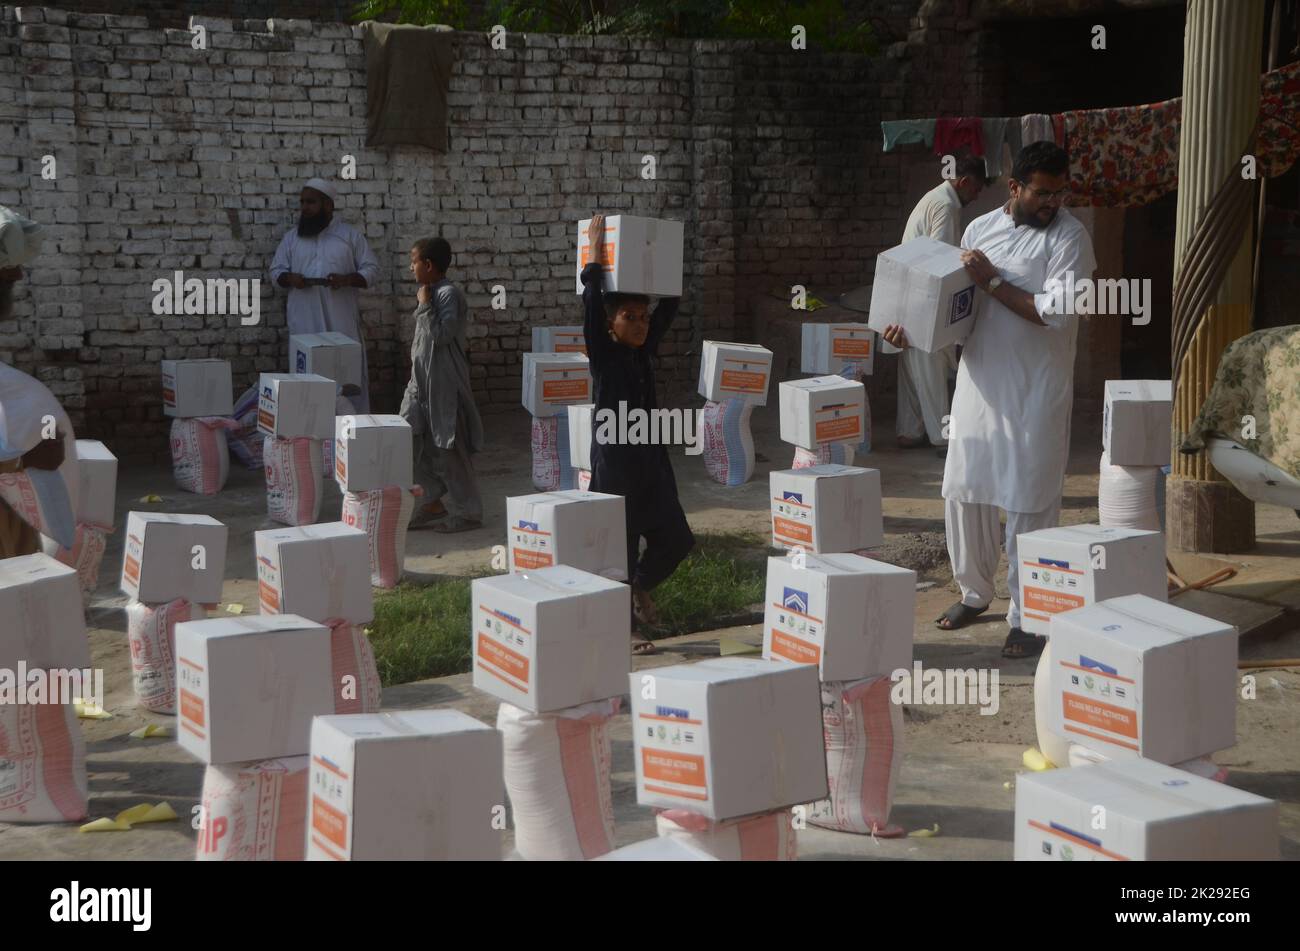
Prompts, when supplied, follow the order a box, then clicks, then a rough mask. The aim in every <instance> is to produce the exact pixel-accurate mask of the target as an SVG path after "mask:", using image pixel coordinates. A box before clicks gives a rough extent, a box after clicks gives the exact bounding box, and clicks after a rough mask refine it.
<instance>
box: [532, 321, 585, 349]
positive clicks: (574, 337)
mask: <svg viewBox="0 0 1300 951" xmlns="http://www.w3.org/2000/svg"><path fill="white" fill-rule="evenodd" d="M533 353H580V354H582V355H583V356H584V357H585V356H586V355H587V338H586V335H585V334H584V333H583V331H582V327H581V325H579V326H574V327H534V328H533Z"/></svg>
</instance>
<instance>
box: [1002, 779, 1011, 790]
mask: <svg viewBox="0 0 1300 951" xmlns="http://www.w3.org/2000/svg"><path fill="white" fill-rule="evenodd" d="M1002 788H1003V789H1010V788H1011V782H1010V780H1008V781H1007V782H1005V783H1003V784H1002Z"/></svg>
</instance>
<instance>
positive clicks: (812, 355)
mask: <svg viewBox="0 0 1300 951" xmlns="http://www.w3.org/2000/svg"><path fill="white" fill-rule="evenodd" d="M875 361H876V333H875V331H874V330H872V329H871V328H870V327H868V326H867V325H866V324H804V325H803V359H802V361H801V363H800V370H801V372H803V373H817V374H827V373H834V374H838V373H839V372H840V371H841V370H843V369H844V368H845V367H846V366H848V365H849V364H853V365H855V366H858V367H860V368H861V369H862V372H863V373H867V374H869V373H871V371H872V368H873V366H874V365H875Z"/></svg>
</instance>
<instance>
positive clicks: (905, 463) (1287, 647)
mask: <svg viewBox="0 0 1300 951" xmlns="http://www.w3.org/2000/svg"><path fill="white" fill-rule="evenodd" d="M487 425H488V436H489V439H490V440H491V445H490V446H489V447H488V449H487V451H486V452H485V453H484V454H483V455H482V456H480V457H478V459H477V463H476V464H477V468H478V472H479V475H480V478H481V480H482V489H483V496H484V500H485V505H486V512H485V527H484V528H483V529H482V530H480V531H476V532H471V533H466V534H463V535H457V536H446V537H444V536H439V535H437V534H435V533H430V532H413V533H411V535H410V536H409V540H408V545H407V567H408V569H409V571H410V572H411V573H412V574H413V575H415V576H421V575H424V576H436V575H453V574H464V573H468V572H470V571H479V570H490V564H491V556H492V546H493V545H498V544H502V543H504V541H505V532H504V523H505V498H506V497H507V496H510V495H522V494H527V493H529V492H531V491H533V489H532V486H531V481H530V472H529V466H528V458H529V428H528V427H529V421H528V418H527V417H526V416H525V415H524V414H523V412H522V410H521V411H519V412H518V413H515V414H510V415H508V416H494V417H489V418H488V421H487ZM775 430H776V410H775V404H773V405H771V406H769V407H767V408H765V409H760V410H756V411H755V413H754V439H755V445H756V448H757V450H758V452H759V454H760V456H761V457H763V459H765V460H766V461H760V462H759V464H758V466H757V470H756V472H755V475H754V478H753V480H752V481H751V482H749V483H748V484H746V485H744V486H741V487H738V488H727V487H725V486H720V485H717V484H716V483H713V482H711V481H709V480H708V478H707V476H706V474H705V472H704V463H703V461H702V460H701V459H700V458H699V457H686V456H685V455H684V454H680V451H679V454H678V455H676V456H674V465H675V468H676V472H677V479H678V483H679V486H680V493H681V498H682V502H683V505H684V507H685V508H686V511H687V514H688V515H689V517H690V522H691V525H692V527H693V528H694V529H695V531H696V532H697V533H699V532H708V531H718V532H735V531H753V532H757V533H760V534H767V533H768V532H769V530H770V525H769V521H768V491H767V487H768V480H767V475H768V473H769V472H770V471H771V470H773V469H784V468H788V467H789V465H790V461H791V457H792V454H793V452H792V449H791V448H790V447H789V446H787V445H785V444H783V443H781V442H780V441H779V439H778V437H777V433H776V431H775ZM1073 432H1074V451H1073V453H1072V457H1071V464H1070V467H1069V475H1068V477H1067V482H1066V490H1065V499H1064V503H1063V510H1062V520H1063V521H1064V522H1066V523H1080V522H1090V521H1092V522H1095V521H1096V518H1097V509H1096V493H1097V464H1098V458H1099V456H1100V451H1101V450H1100V437H1099V435H1098V433H1097V429H1096V426H1095V425H1091V426H1090V425H1089V421H1086V420H1085V421H1081V420H1076V421H1075V425H1074V428H1073ZM876 442H877V447H878V448H876V449H875V451H873V452H872V453H871V454H870V455H869V456H866V457H859V459H858V463H859V464H864V465H868V466H871V467H874V468H878V469H880V471H881V476H882V488H883V494H884V511H885V532H886V539H885V545H884V546H883V547H882V549H881V551H880V554H881V556H882V557H884V558H885V559H886V560H888V561H892V562H894V563H896V564H902V565H905V566H907V567H911V568H914V569H915V570H917V571H918V574H919V576H920V578H921V583H920V585H919V586H918V587H919V589H920V590H918V593H917V610H916V623H915V638H916V648H915V657H916V659H918V660H920V661H921V662H922V663H923V664H924V665H925V666H926V667H931V666H942V667H963V668H996V669H998V670H999V671H1000V697H999V699H1000V707H999V710H998V712H997V714H996V715H993V716H984V715H981V714H980V712H979V710H978V708H977V707H974V706H945V707H908V708H907V710H906V729H905V740H904V743H905V746H904V762H903V766H902V770H901V775H900V778H899V783H898V789H897V794H896V797H895V808H894V812H893V814H892V817H891V820H892V821H893V822H896V823H898V824H899V825H901V826H903V827H904V828H905V829H908V830H916V829H921V828H930V827H932V826H933V825H935V824H938V825H939V827H940V830H941V831H940V834H939V835H938V836H936V837H933V838H901V839H892V840H885V839H875V840H873V839H871V838H869V837H867V838H863V837H858V836H853V835H847V834H839V833H831V832H826V831H822V830H815V829H808V830H805V831H803V832H801V833H800V842H799V847H800V854H801V857H803V858H805V859H853V858H857V859H962V858H987V859H1009V858H1010V857H1011V837H1012V818H1013V816H1012V811H1013V807H1014V793H1013V791H1012V790H1013V788H1014V782H1015V778H1016V773H1017V771H1018V770H1019V769H1021V764H1020V757H1021V753H1022V752H1023V751H1024V750H1025V749H1026V748H1027V747H1030V746H1032V745H1033V744H1034V742H1035V732H1034V716H1033V696H1032V694H1033V690H1032V684H1033V673H1034V667H1035V662H1033V661H1005V660H1002V659H1001V658H1000V657H999V654H998V648H999V646H1000V645H1001V642H1002V638H1003V637H1004V636H1005V632H1006V624H1005V619H1004V617H1003V613H1004V612H1005V609H1006V602H1005V600H998V601H995V602H994V603H993V605H992V607H991V608H990V610H989V612H988V613H987V614H986V615H984V617H983V618H981V619H980V623H977V624H973V625H971V626H970V627H968V628H966V629H964V630H961V631H955V632H943V631H940V630H938V629H937V628H936V627H935V626H934V625H933V623H932V619H933V618H934V617H936V616H937V615H938V614H939V613H940V612H941V611H942V610H943V609H944V608H945V607H947V605H948V604H950V603H952V601H953V600H954V599H955V594H956V588H955V586H954V585H953V583H952V578H951V574H950V572H949V569H948V561H947V555H946V550H945V547H944V538H943V507H942V501H941V500H940V498H939V487H940V483H941V481H942V475H943V461H942V459H940V458H939V457H938V456H937V453H936V452H935V450H932V449H927V450H911V451H903V450H898V449H894V448H893V447H892V442H893V440H892V432H891V431H889V430H882V431H878V432H877V439H876ZM149 493H156V494H158V495H161V496H162V497H163V500H164V501H163V502H162V503H153V504H146V503H143V502H141V501H139V500H140V499H141V498H142V497H143V496H145V495H147V494H149ZM340 501H341V496H340V495H339V493H338V490H337V489H336V488H334V487H332V486H331V487H329V488H328V489H327V496H326V501H325V507H324V510H323V512H322V520H328V519H330V518H336V517H337V514H338V511H339V505H340ZM141 508H149V509H153V510H156V511H169V512H203V513H207V514H211V515H213V516H215V517H216V518H218V519H220V520H222V521H223V522H225V523H226V524H227V525H228V526H229V528H230V544H229V550H228V553H227V561H226V577H227V582H226V586H225V590H224V600H223V603H222V606H221V609H220V610H223V611H224V610H226V609H227V605H229V604H240V605H242V606H243V609H244V610H245V611H246V612H250V613H251V612H254V611H256V585H255V582H254V581H253V579H254V578H255V572H254V569H253V566H254V559H253V550H252V544H253V532H255V531H257V530H259V529H262V528H268V527H271V525H270V523H269V522H267V521H266V518H265V495H264V488H263V484H262V476H261V473H260V472H249V471H245V470H234V471H232V473H231V478H230V482H229V484H228V485H227V488H226V489H225V491H223V492H222V493H221V494H220V495H219V496H216V497H214V498H207V499H205V498H200V497H197V496H193V495H189V494H186V493H184V492H180V491H178V490H176V489H175V488H174V486H173V484H172V481H171V474H170V472H169V471H168V470H166V469H162V468H152V469H143V470H141V469H124V470H123V471H122V472H121V473H120V476H119V492H118V524H119V525H121V524H123V522H124V517H125V513H126V511H128V510H130V509H141ZM1256 518H1257V530H1258V534H1259V539H1260V544H1259V546H1258V548H1257V549H1256V551H1254V552H1251V553H1250V554H1248V555H1244V556H1242V555H1238V556H1230V557H1229V556H1223V557H1222V560H1223V561H1226V562H1229V563H1231V564H1233V565H1234V566H1236V567H1237V568H1238V571H1239V573H1238V575H1237V576H1236V578H1234V579H1232V581H1230V582H1228V583H1225V584H1223V585H1219V586H1216V587H1215V590H1216V591H1227V590H1232V589H1234V588H1236V589H1238V590H1242V591H1247V590H1263V589H1268V590H1270V591H1272V590H1276V589H1278V588H1279V587H1280V586H1281V584H1280V583H1283V582H1287V581H1294V580H1295V579H1297V578H1298V577H1300V519H1297V518H1296V516H1295V514H1294V513H1293V512H1291V511H1289V510H1284V509H1279V508H1276V507H1268V506H1260V507H1258V509H1257V514H1256ZM121 556H122V533H121V531H120V530H119V531H118V533H117V534H116V535H114V536H112V537H111V538H110V541H109V549H108V552H107V553H106V555H105V559H104V567H103V572H102V574H101V579H100V581H101V583H100V587H99V589H98V591H97V592H96V593H95V597H94V599H93V601H92V604H91V607H90V609H89V611H88V612H87V616H88V622H89V624H90V627H91V628H92V630H91V634H90V638H91V647H92V654H93V663H94V665H95V666H97V667H102V668H103V669H104V672H105V691H106V697H105V707H106V708H107V709H108V710H109V711H110V712H111V713H112V714H113V716H112V718H111V719H107V720H83V721H81V722H82V728H83V732H84V734H85V737H86V740H87V750H88V766H89V772H90V788H91V795H92V800H91V816H92V817H99V816H105V815H114V814H116V813H117V812H119V811H121V810H122V809H125V808H127V807H128V806H132V805H135V804H137V803H140V802H160V801H166V802H169V803H170V804H171V805H172V807H173V808H174V809H175V811H176V812H177V814H178V815H179V816H180V817H181V821H178V822H171V823H162V824H159V825H154V826H141V827H138V828H136V829H134V830H132V831H129V832H113V833H102V834H79V833H78V832H77V827H76V826H75V825H33V826H24V825H12V824H9V825H6V824H0V859H37V858H75V859H96V858H117V859H189V858H191V857H192V856H193V854H194V844H195V834H194V831H193V829H192V828H191V824H190V822H189V821H188V819H189V817H190V816H191V815H192V813H193V810H194V808H195V807H196V805H197V802H198V796H199V791H200V788H201V785H202V781H203V766H202V764H200V763H198V762H196V761H194V760H193V759H192V758H190V757H189V756H188V755H187V754H185V753H183V752H181V751H180V749H179V748H178V747H177V746H176V744H175V742H174V741H173V740H135V739H131V738H129V737H128V735H127V734H128V733H129V732H130V731H132V730H134V729H137V728H138V727H140V726H142V725H144V724H145V723H150V722H153V723H171V722H173V718H170V717H163V716H157V715H152V714H147V713H145V712H143V711H141V710H140V709H139V708H138V707H137V706H136V705H135V701H134V696H133V694H132V688H131V679H130V666H129V660H130V658H129V652H128V650H127V644H126V634H125V617H124V614H123V611H122V607H123V606H124V604H125V598H124V597H123V596H122V595H120V594H119V593H118V592H117V576H118V572H119V570H120V566H121ZM1000 586H1001V587H1000V590H999V594H1001V595H1005V587H1004V586H1005V579H1003V580H1002V581H1001V582H1000ZM1291 596H1292V597H1296V594H1295V591H1294V589H1293V590H1292V594H1291ZM720 641H723V642H726V643H727V644H728V645H729V647H731V648H734V647H735V646H736V645H737V644H750V645H754V644H758V643H759V642H760V641H761V630H760V628H759V627H758V626H757V625H751V626H748V627H741V628H732V629H728V630H725V631H714V632H708V633H704V634H699V635H693V636H690V637H686V638H679V639H675V640H674V641H672V642H670V643H665V644H664V647H665V652H664V653H663V654H661V655H659V656H656V657H651V658H638V659H637V663H636V666H637V667H638V668H640V667H643V666H658V665H662V664H668V663H680V662H684V661H690V660H694V659H698V658H699V657H701V656H706V655H708V654H716V652H717V650H718V643H719V642H720ZM1241 654H1242V656H1243V658H1252V659H1263V658H1280V657H1290V658H1293V657H1298V656H1300V631H1294V630H1293V631H1289V632H1286V633H1283V634H1281V635H1280V636H1278V637H1275V638H1272V639H1269V640H1267V641H1260V642H1257V641H1252V640H1247V641H1243V643H1242V646H1241ZM1246 672H1248V671H1243V673H1246ZM1253 672H1254V673H1256V675H1257V677H1258V697H1257V698H1256V699H1254V700H1249V701H1246V700H1243V701H1241V702H1239V704H1238V715H1237V733H1238V743H1237V745H1236V746H1234V747H1232V748H1231V749H1228V750H1225V751H1222V752H1221V753H1218V754H1216V755H1215V757H1214V759H1215V761H1216V762H1218V763H1220V764H1221V765H1224V766H1227V767H1228V769H1229V780H1228V781H1229V782H1230V783H1231V784H1232V785H1235V786H1239V787H1241V788H1243V789H1247V790H1250V791H1252V792H1255V793H1258V794H1260V795H1263V796H1268V797H1270V798H1273V799H1276V800H1278V801H1279V804H1280V806H1281V817H1282V818H1281V833H1282V854H1283V856H1284V857H1286V858H1298V857H1300V672H1297V668H1294V667H1292V668H1283V669H1265V670H1258V671H1253ZM431 706H452V707H456V708H458V709H461V710H464V711H466V712H468V713H470V714H471V715H474V716H477V717H479V718H480V719H483V720H485V721H486V722H489V723H491V722H494V720H495V711H496V701H495V700H493V699H492V698H490V697H487V696H485V695H483V694H481V693H479V692H477V691H475V690H474V689H473V688H472V687H471V686H470V684H469V676H468V675H457V676H454V677H444V678H439V679H437V680H430V681H424V682H420V683H414V684H404V685H400V686H395V687H391V688H389V689H388V690H386V691H385V692H384V707H385V709H391V710H397V709H412V708H422V707H431ZM613 742H614V775H613V785H614V803H615V814H616V819H617V828H618V841H619V844H628V843H630V842H634V841H637V840H639V839H643V838H648V837H651V836H653V835H654V821H653V817H652V815H651V813H650V810H649V809H646V808H642V807H640V806H638V805H637V804H636V797H635V791H634V789H633V767H632V741H631V732H630V725H629V720H628V718H627V717H626V716H621V717H618V718H617V719H616V720H615V725H614V730H613Z"/></svg>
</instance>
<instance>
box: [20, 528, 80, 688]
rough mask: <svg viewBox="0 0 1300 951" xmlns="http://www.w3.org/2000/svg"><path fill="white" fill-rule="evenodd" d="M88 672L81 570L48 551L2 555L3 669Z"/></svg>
mask: <svg viewBox="0 0 1300 951" xmlns="http://www.w3.org/2000/svg"><path fill="white" fill-rule="evenodd" d="M19 661H23V662H25V663H26V665H27V667H28V669H30V670H37V669H52V668H59V669H65V670H85V669H86V668H88V667H89V666H90V642H89V641H88V640H87V639H86V616H85V613H84V612H83V609H82V601H81V583H80V582H79V581H78V580H77V571H76V569H75V568H70V567H68V566H67V565H65V564H62V563H60V562H58V561H55V560H54V559H53V558H51V557H50V556H49V555H44V554H40V553H37V554H35V555H20V556H18V557H15V558H0V669H3V670H8V671H13V672H14V673H13V674H12V676H13V677H14V678H15V686H17V678H18V674H17V670H18V662H19Z"/></svg>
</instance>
